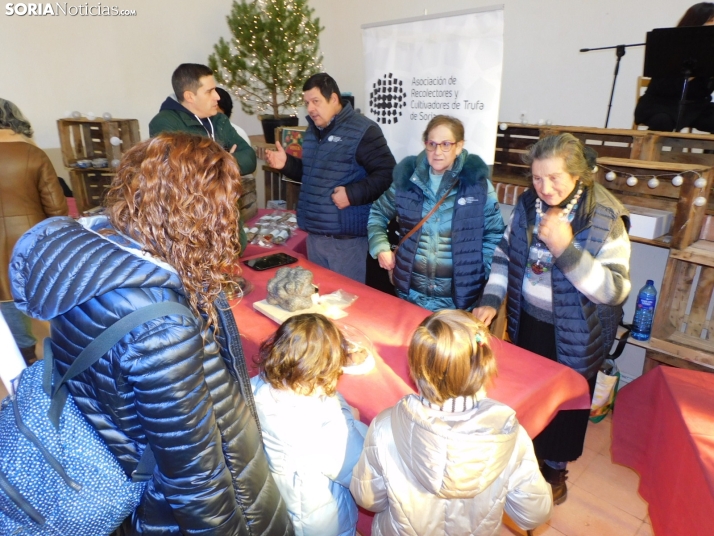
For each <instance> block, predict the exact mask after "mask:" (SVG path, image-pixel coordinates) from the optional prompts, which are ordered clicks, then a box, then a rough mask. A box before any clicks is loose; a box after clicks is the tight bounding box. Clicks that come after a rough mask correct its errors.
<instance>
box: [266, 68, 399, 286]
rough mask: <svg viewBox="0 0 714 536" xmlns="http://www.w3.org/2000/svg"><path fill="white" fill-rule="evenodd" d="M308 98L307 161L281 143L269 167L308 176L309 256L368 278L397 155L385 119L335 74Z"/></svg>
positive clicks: (312, 87) (307, 88)
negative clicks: (374, 217) (378, 210)
mask: <svg viewBox="0 0 714 536" xmlns="http://www.w3.org/2000/svg"><path fill="white" fill-rule="evenodd" d="M303 98H304V100H305V107H306V108H307V112H308V114H309V115H308V117H307V122H308V125H309V126H308V129H307V130H306V131H305V136H304V138H303V147H302V160H301V159H299V158H295V157H293V156H291V155H288V154H286V153H285V151H284V150H283V148H282V146H281V145H280V142H277V143H276V144H275V145H276V147H277V151H267V161H268V165H269V166H271V167H273V168H275V169H279V170H281V171H282V172H283V174H284V175H286V176H287V177H289V178H291V179H293V180H298V181H302V186H301V188H300V197H299V199H298V208H297V217H298V225H299V227H300V228H301V229H304V230H305V231H307V232H308V233H309V234H308V237H307V256H308V258H309V259H310V260H311V261H312V262H314V263H316V264H319V265H320V266H324V267H325V268H328V269H330V270H332V271H334V272H337V273H340V274H342V275H345V276H347V277H350V278H352V279H354V280H355V281H359V282H360V283H364V282H365V275H366V261H367V217H368V216H369V209H370V207H371V206H372V202H373V201H375V200H376V199H377V198H379V196H380V195H382V193H384V191H386V190H387V188H389V185H390V183H391V182H392V170H393V169H394V165H395V160H394V156H393V155H392V152H391V151H390V150H389V147H388V146H387V140H385V139H384V135H383V134H382V129H380V128H379V125H377V123H375V122H374V121H372V120H370V119H367V118H366V117H364V116H362V115H360V114H358V113H356V112H355V111H354V110H353V109H352V106H351V105H350V104H349V103H348V102H346V101H345V102H343V101H342V97H341V95H340V90H339V88H338V87H337V83H336V82H335V80H334V79H333V78H332V77H331V76H330V75H328V74H326V73H319V74H316V75H313V76H311V77H310V78H309V79H308V81H307V82H305V85H304V86H303Z"/></svg>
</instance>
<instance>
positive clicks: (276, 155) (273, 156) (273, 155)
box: [265, 140, 288, 169]
mask: <svg viewBox="0 0 714 536" xmlns="http://www.w3.org/2000/svg"><path fill="white" fill-rule="evenodd" d="M275 148H276V150H275V151H270V150H268V151H265V158H266V161H267V162H268V165H269V166H270V167H271V168H273V169H283V168H284V167H285V163H286V162H287V161H288V155H287V154H286V153H285V149H283V146H282V145H280V142H279V141H277V140H275Z"/></svg>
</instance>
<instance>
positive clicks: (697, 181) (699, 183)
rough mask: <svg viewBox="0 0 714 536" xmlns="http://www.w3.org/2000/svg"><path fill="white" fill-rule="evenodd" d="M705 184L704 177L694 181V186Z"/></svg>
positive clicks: (698, 186)
mask: <svg viewBox="0 0 714 536" xmlns="http://www.w3.org/2000/svg"><path fill="white" fill-rule="evenodd" d="M706 185H707V180H706V179H705V178H704V177H699V178H698V179H697V180H695V181H694V187H695V188H704V187H705V186H706Z"/></svg>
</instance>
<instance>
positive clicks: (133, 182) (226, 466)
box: [10, 133, 292, 536]
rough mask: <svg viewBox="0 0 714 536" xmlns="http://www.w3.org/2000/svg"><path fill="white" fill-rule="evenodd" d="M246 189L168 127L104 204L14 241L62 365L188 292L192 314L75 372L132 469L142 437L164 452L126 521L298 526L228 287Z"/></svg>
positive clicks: (175, 530)
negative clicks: (279, 478)
mask: <svg viewBox="0 0 714 536" xmlns="http://www.w3.org/2000/svg"><path fill="white" fill-rule="evenodd" d="M239 195H240V175H239V171H238V167H237V165H236V163H235V160H234V159H233V158H232V157H231V156H230V155H229V154H228V153H227V152H225V151H224V150H223V149H222V148H221V147H220V146H219V145H217V144H216V143H215V142H213V141H212V140H210V139H207V138H200V137H196V136H191V135H187V134H181V133H172V134H162V135H159V136H157V137H156V138H153V139H150V140H147V141H145V142H142V143H140V144H138V145H137V146H135V147H133V148H132V149H131V150H130V151H128V152H127V153H126V155H125V156H124V158H123V159H122V162H121V164H120V166H119V168H118V170H117V174H116V176H115V177H114V180H113V182H112V185H111V188H110V190H109V192H108V193H107V198H106V205H107V215H101V216H95V217H91V218H83V219H81V220H79V221H74V220H72V219H69V218H52V219H49V220H46V221H45V222H42V223H41V224H39V225H37V226H36V227H34V228H33V229H31V230H30V231H29V232H27V233H26V234H25V235H24V236H23V237H22V238H21V239H20V241H19V242H18V246H17V248H16V249H15V253H14V257H13V260H12V263H11V268H10V276H11V282H12V285H13V294H14V296H15V300H16V302H17V304H18V307H19V308H20V309H22V310H23V311H25V312H26V313H27V314H29V315H31V316H33V317H36V318H41V319H49V320H51V322H52V349H53V353H54V357H55V359H56V361H57V369H58V370H59V372H60V373H61V374H64V373H65V372H66V371H67V369H68V368H69V366H70V365H71V364H72V363H73V361H74V360H75V359H76V357H77V356H78V354H79V353H80V352H81V351H82V350H83V349H84V348H85V347H86V346H87V345H88V344H89V343H90V342H91V341H92V340H93V339H94V338H95V337H96V336H97V335H98V334H99V333H101V332H102V331H104V330H105V329H106V328H107V327H108V326H111V325H112V324H114V323H115V322H116V321H118V320H119V319H121V318H123V317H125V316H127V315H128V314H130V313H131V312H133V311H135V310H138V309H140V308H142V307H143V306H145V305H148V304H152V303H158V302H178V303H181V304H185V305H188V306H189V308H190V309H191V310H192V311H193V313H194V317H192V318H186V317H183V316H178V315H171V316H165V317H163V318H159V319H154V320H152V321H149V322H146V323H145V324H143V325H142V326H140V327H138V328H136V329H134V330H133V331H131V332H130V333H129V334H128V335H126V336H125V337H124V338H123V339H122V340H121V341H120V342H119V343H118V344H117V345H115V346H114V347H113V348H112V349H111V350H110V351H109V352H108V353H107V354H106V355H104V356H103V357H102V358H101V359H100V360H99V361H97V362H96V363H95V364H94V365H92V366H91V367H90V368H89V369H87V370H86V371H85V372H83V373H82V374H80V375H79V376H77V377H75V378H74V379H73V380H70V381H69V383H68V387H69V390H70V392H71V393H72V395H73V396H74V399H75V402H76V404H77V406H78V407H79V408H80V410H81V411H82V412H83V413H84V415H85V416H86V418H87V420H88V421H89V422H90V423H91V424H92V425H93V426H94V427H95V428H96V429H97V431H98V432H99V434H100V436H101V437H102V438H103V439H104V440H105V442H106V443H107V445H108V447H109V449H110V450H111V451H112V452H113V453H114V454H115V455H116V457H117V459H118V460H119V462H120V464H121V465H122V467H123V468H124V470H125V471H126V473H127V475H130V474H131V473H132V471H134V469H135V468H136V466H137V463H138V461H139V458H140V456H141V454H142V452H143V451H144V449H145V448H146V446H150V447H151V449H152V451H153V452H154V455H155V457H156V468H155V469H154V472H153V479H152V480H151V481H149V483H148V485H147V487H146V491H145V493H144V496H143V498H142V501H141V504H140V506H139V508H138V509H137V510H136V511H135V512H134V514H133V515H132V516H130V517H129V518H127V520H126V521H125V522H124V524H123V525H122V526H121V528H120V531H119V533H121V534H143V535H154V534H157V535H158V534H161V535H164V534H201V535H209V534H210V535H216V536H218V535H221V536H223V535H233V534H254V535H258V534H260V535H266V536H268V535H271V536H272V535H273V534H280V535H282V534H292V527H291V525H290V521H289V519H288V516H287V511H286V508H285V504H284V503H283V501H282V499H281V497H280V494H279V491H278V489H277V487H276V486H275V483H274V481H273V480H272V478H271V477H270V473H269V470H268V466H267V462H266V460H265V457H264V455H263V449H262V448H261V437H260V432H259V428H258V425H257V418H256V414H255V405H254V403H253V399H252V394H251V391H250V385H249V383H248V381H249V379H248V376H247V371H246V368H245V363H244V361H243V355H242V351H241V349H240V339H239V337H238V331H237V328H236V326H235V322H234V320H233V316H232V314H231V312H230V309H229V306H228V303H227V302H226V300H225V299H224V298H223V297H222V296H221V295H220V292H221V285H222V283H223V282H224V280H225V275H224V274H225V272H226V271H227V270H228V268H229V267H230V266H231V265H232V264H233V263H234V262H235V261H236V259H237V257H238V253H239V249H240V247H239V245H238V238H237V237H238V232H237V231H238V214H237V211H236V210H235V206H236V202H237V200H238V197H239Z"/></svg>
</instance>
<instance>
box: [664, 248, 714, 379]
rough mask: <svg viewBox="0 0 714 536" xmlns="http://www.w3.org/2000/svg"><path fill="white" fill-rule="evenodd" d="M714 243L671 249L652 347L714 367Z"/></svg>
mask: <svg viewBox="0 0 714 536" xmlns="http://www.w3.org/2000/svg"><path fill="white" fill-rule="evenodd" d="M713 308H714V242H709V241H705V240H698V241H697V242H695V243H694V244H692V245H691V246H689V247H688V248H686V249H684V250H671V251H670V257H669V260H668V261H667V267H666V269H665V272H664V278H663V280H662V291H661V293H660V296H659V300H658V304H657V310H656V312H655V317H654V322H653V325H652V338H651V339H650V346H651V347H652V348H654V349H657V350H662V351H664V352H666V353H667V354H669V355H673V356H676V357H679V358H681V359H684V360H687V361H691V362H693V363H698V364H699V365H703V366H707V367H712V368H714V338H712V336H711V332H712V330H713V329H714V322H713V320H712V309H713Z"/></svg>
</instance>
